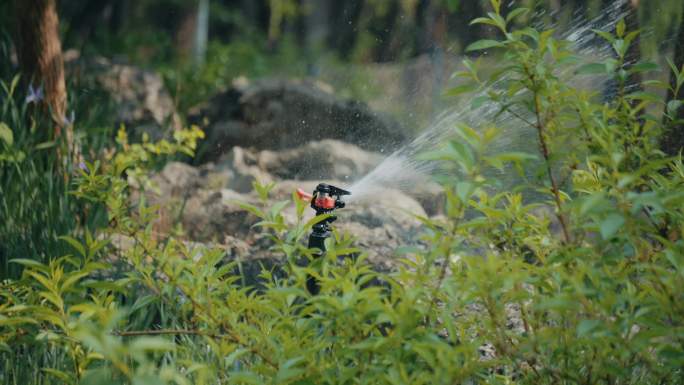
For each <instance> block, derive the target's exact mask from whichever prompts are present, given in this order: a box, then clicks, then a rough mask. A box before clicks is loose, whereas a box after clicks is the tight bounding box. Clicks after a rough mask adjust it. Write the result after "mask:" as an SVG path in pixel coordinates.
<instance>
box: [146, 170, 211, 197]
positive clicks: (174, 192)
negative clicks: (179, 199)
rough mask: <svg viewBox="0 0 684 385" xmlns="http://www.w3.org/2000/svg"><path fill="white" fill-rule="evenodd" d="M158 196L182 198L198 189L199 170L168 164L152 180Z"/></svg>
mask: <svg viewBox="0 0 684 385" xmlns="http://www.w3.org/2000/svg"><path fill="white" fill-rule="evenodd" d="M152 181H153V183H154V187H156V188H157V189H159V195H160V196H166V197H169V196H182V195H186V194H189V193H191V192H192V191H194V190H195V189H197V188H198V187H200V170H199V169H197V168H195V167H192V166H190V165H189V164H186V163H181V162H169V163H167V164H166V166H164V168H163V169H162V171H161V172H160V173H159V174H157V175H155V176H154V177H153V178H152Z"/></svg>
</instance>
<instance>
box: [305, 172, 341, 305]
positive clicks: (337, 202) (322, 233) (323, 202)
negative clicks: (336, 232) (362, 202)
mask: <svg viewBox="0 0 684 385" xmlns="http://www.w3.org/2000/svg"><path fill="white" fill-rule="evenodd" d="M297 195H298V196H299V197H300V198H301V199H304V200H307V201H309V202H310V203H311V208H312V209H314V210H315V211H316V215H323V214H331V215H330V216H329V217H327V218H325V219H323V220H322V221H320V222H318V223H316V224H315V225H313V230H312V231H311V235H309V248H310V249H313V248H316V249H318V250H320V251H321V253H320V254H316V257H320V256H321V255H322V254H323V253H325V240H326V238H329V237H330V236H331V235H332V231H331V230H332V229H331V227H330V224H331V223H333V222H334V221H335V220H337V216H336V215H333V214H332V213H333V212H334V211H335V210H337V209H341V208H343V207H344V206H345V204H344V201H343V200H342V197H343V196H345V195H351V192H349V191H347V190H344V189H341V188H339V187H335V186H332V185H329V184H325V183H320V184H319V185H318V186H316V189H315V190H314V191H313V194H309V193H307V192H305V191H303V190H302V189H297ZM306 288H307V289H308V290H309V292H310V293H311V294H314V295H316V294H318V292H319V291H320V289H321V288H320V285H319V284H318V282H317V281H316V279H315V278H314V277H311V276H310V277H309V278H308V279H307V281H306Z"/></svg>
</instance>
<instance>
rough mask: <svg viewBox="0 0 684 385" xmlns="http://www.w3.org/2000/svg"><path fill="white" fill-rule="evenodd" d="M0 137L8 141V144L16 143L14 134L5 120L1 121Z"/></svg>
mask: <svg viewBox="0 0 684 385" xmlns="http://www.w3.org/2000/svg"><path fill="white" fill-rule="evenodd" d="M0 139H2V140H3V141H4V142H5V143H7V145H8V146H11V145H12V144H14V134H13V133H12V130H11V129H10V128H9V126H8V125H6V124H5V123H4V122H0Z"/></svg>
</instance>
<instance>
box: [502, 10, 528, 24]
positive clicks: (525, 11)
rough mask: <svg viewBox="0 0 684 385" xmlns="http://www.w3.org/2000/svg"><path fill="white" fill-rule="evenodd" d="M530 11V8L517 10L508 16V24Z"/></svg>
mask: <svg viewBox="0 0 684 385" xmlns="http://www.w3.org/2000/svg"><path fill="white" fill-rule="evenodd" d="M529 11H530V10H529V9H528V8H516V9H514V10H512V11H511V12H509V13H508V15H506V22H510V21H511V20H513V19H515V18H516V17H518V16H521V15H524V14H526V13H527V12H529Z"/></svg>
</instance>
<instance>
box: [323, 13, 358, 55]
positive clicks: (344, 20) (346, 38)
mask: <svg viewBox="0 0 684 385" xmlns="http://www.w3.org/2000/svg"><path fill="white" fill-rule="evenodd" d="M363 6H364V1H363V0H345V1H335V2H334V3H333V5H332V7H331V8H330V14H329V15H328V17H329V20H330V25H331V27H332V28H331V31H332V33H330V34H329V35H328V44H329V45H330V47H332V48H333V49H335V50H336V51H337V53H338V55H339V56H340V58H342V59H348V58H349V56H350V55H351V53H352V51H353V50H354V46H356V38H357V35H358V29H359V25H358V23H359V18H360V16H361V11H362V10H363Z"/></svg>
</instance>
